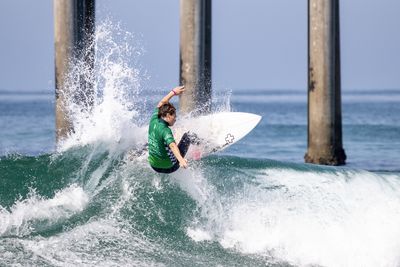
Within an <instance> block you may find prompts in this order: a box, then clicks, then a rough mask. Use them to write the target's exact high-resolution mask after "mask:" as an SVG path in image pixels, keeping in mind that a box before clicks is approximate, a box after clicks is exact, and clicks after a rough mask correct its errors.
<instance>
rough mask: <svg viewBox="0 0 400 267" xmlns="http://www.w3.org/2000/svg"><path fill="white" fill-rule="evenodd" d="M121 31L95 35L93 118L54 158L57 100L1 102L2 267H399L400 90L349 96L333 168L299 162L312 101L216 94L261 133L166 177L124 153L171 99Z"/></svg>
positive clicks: (218, 103)
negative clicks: (145, 71) (153, 83)
mask: <svg viewBox="0 0 400 267" xmlns="http://www.w3.org/2000/svg"><path fill="white" fill-rule="evenodd" d="M119 31H120V32H121V30H120V29H119V28H117V27H115V26H113V25H112V24H110V23H104V24H102V25H101V26H100V27H98V29H97V32H96V38H97V39H96V41H97V43H98V44H97V45H98V47H97V51H98V53H97V55H96V63H97V68H96V78H95V81H93V84H94V85H95V93H96V94H95V101H94V107H93V108H92V109H90V110H85V109H83V110H82V109H81V108H79V107H76V106H74V105H73V103H70V105H69V108H70V111H71V113H70V115H71V117H72V118H73V121H74V127H75V133H74V134H72V135H70V136H69V137H68V138H67V139H65V140H63V141H62V142H61V143H60V144H59V145H58V146H56V144H55V135H54V125H55V119H54V103H55V99H54V95H53V94H52V93H16V92H5V91H3V92H1V93H0V137H1V138H0V155H1V156H0V266H10V265H12V266H71V265H75V266H309V265H316V266H399V264H400V252H399V251H400V228H399V227H398V226H399V225H400V167H399V166H400V154H399V151H400V150H399V148H400V117H399V115H398V114H400V105H399V103H400V91H398V90H387V89H386V90H385V89H382V88H376V89H371V90H364V91H361V90H346V89H344V90H343V95H342V99H343V103H342V109H343V113H342V115H343V143H344V149H345V151H346V154H347V158H348V159H347V165H346V167H326V166H317V165H311V164H304V160H303V156H304V154H305V152H306V149H307V96H306V91H305V90H289V89H288V90H253V89H251V88H244V89H241V90H238V89H229V88H214V96H213V101H214V102H213V109H214V111H216V112H217V111H218V110H231V111H242V112H252V113H256V114H260V115H262V116H263V119H262V120H261V122H260V124H259V125H258V126H257V127H256V128H255V129H254V130H253V131H252V132H251V133H250V134H249V135H247V136H246V137H245V138H243V139H242V140H241V141H239V142H238V143H236V144H235V145H233V146H231V147H229V148H228V149H227V150H224V151H222V152H220V153H218V154H215V155H212V156H209V157H207V158H204V159H202V160H200V161H195V162H191V163H190V168H189V169H188V170H179V171H178V172H176V173H174V174H172V175H160V174H157V173H155V172H154V171H152V170H151V169H150V168H149V166H148V164H147V162H146V159H145V158H140V157H138V158H132V157H129V156H128V155H127V151H129V150H131V149H135V148H137V147H138V146H140V144H141V142H143V140H145V138H146V136H145V127H146V122H147V120H148V118H149V117H150V115H151V110H152V108H153V107H154V105H155V104H156V103H157V101H158V100H159V98H161V97H162V96H163V94H164V93H165V91H162V90H155V89H154V90H153V91H151V90H150V91H143V85H142V84H141V75H142V74H141V70H140V69H138V68H136V67H135V66H131V65H129V64H127V62H126V61H125V60H124V59H125V58H126V57H127V56H128V55H129V56H131V57H136V56H140V49H136V48H135V47H134V46H133V45H132V43H134V40H133V39H132V38H131V37H129V36H128V38H123V39H118V38H116V37H115V33H118V32H119ZM117 35H118V34H117ZM76 66H77V68H76V69H75V70H74V72H73V73H72V74H71V77H69V78H70V80H69V84H70V86H71V88H73V89H74V90H78V85H77V84H78V83H77V77H81V75H82V72H83V73H84V71H82V70H83V69H84V66H81V65H79V64H77V65H76ZM88 77H89V76H88ZM139 93H140V94H139ZM178 119H179V118H178Z"/></svg>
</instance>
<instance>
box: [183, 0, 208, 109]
mask: <svg viewBox="0 0 400 267" xmlns="http://www.w3.org/2000/svg"><path fill="white" fill-rule="evenodd" d="M211 10H212V8H211V0H181V2H180V33H181V34H180V83H181V84H182V85H185V87H186V92H185V94H183V95H182V96H181V98H180V109H181V111H182V112H184V113H189V112H192V113H193V114H202V113H207V112H209V111H210V108H211Z"/></svg>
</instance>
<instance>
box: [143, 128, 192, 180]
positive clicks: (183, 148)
mask: <svg viewBox="0 0 400 267" xmlns="http://www.w3.org/2000/svg"><path fill="white" fill-rule="evenodd" d="M190 144H191V137H190V136H189V134H188V133H184V134H183V136H182V138H181V141H179V144H178V149H179V152H181V155H182V157H185V155H186V153H187V152H188V150H189V146H190ZM170 157H174V158H172V159H171V162H174V165H172V167H171V168H168V169H164V168H156V167H153V166H151V165H150V166H151V168H153V170H155V171H156V172H159V173H173V172H175V171H177V170H178V169H179V167H180V165H179V162H178V160H177V159H176V158H175V156H174V155H173V154H172V155H171V156H170Z"/></svg>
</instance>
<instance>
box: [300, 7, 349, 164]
mask: <svg viewBox="0 0 400 267" xmlns="http://www.w3.org/2000/svg"><path fill="white" fill-rule="evenodd" d="M308 12H309V13H308V35H309V36H308V150H307V153H306V154H305V156H304V158H305V161H306V162H308V163H316V164H325V165H343V164H345V160H346V154H345V152H344V150H343V144H342V114H341V85H340V30H339V23H340V22H339V0H309V1H308Z"/></svg>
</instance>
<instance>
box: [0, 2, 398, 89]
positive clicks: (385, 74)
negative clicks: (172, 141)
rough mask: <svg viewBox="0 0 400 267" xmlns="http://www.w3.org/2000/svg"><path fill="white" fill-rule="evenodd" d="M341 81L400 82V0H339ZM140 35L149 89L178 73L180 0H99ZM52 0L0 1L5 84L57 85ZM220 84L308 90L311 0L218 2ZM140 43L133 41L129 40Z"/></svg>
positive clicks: (366, 84) (216, 76) (0, 82)
mask: <svg viewBox="0 0 400 267" xmlns="http://www.w3.org/2000/svg"><path fill="white" fill-rule="evenodd" d="M340 4H341V10H340V11H341V14H340V16H341V43H342V47H341V52H342V57H341V60H342V88H343V90H348V89H380V88H382V89H399V88H400V75H399V73H400V34H399V31H400V1H398V0H348V1H341V2H340ZM96 5H97V20H98V21H101V20H103V19H104V18H105V17H107V16H110V17H112V18H113V20H114V21H116V22H117V21H119V22H120V23H121V25H122V27H123V28H124V29H125V30H127V31H129V32H132V33H134V34H135V35H137V36H140V43H141V45H142V46H143V48H144V49H145V51H146V52H145V54H144V55H143V56H141V58H139V62H140V64H141V66H142V69H144V70H145V71H146V72H147V73H148V74H149V75H150V80H149V81H148V84H147V86H153V87H157V88H158V87H168V88H169V87H171V86H175V85H176V84H177V83H178V77H179V0H141V1H139V0H112V1H111V0H108V1H106V0H97V1H96ZM53 23H54V22H53V2H52V1H51V0H39V1H32V0H12V1H1V2H0V38H1V42H0V90H13V91H22V90H24V91H27V90H30V91H32V90H34V91H39V90H40V91H47V92H52V90H54V35H53ZM212 39H213V48H212V49H213V51H212V53H213V87H214V88H215V89H216V90H219V89H223V90H226V89H232V90H235V89H237V88H242V89H246V88H257V89H263V88H265V89H305V88H306V87H307V84H306V83H307V1H306V0H279V1H277V0H214V1H213V35H212ZM132 45H133V46H135V45H136V44H132Z"/></svg>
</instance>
